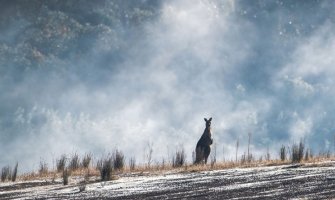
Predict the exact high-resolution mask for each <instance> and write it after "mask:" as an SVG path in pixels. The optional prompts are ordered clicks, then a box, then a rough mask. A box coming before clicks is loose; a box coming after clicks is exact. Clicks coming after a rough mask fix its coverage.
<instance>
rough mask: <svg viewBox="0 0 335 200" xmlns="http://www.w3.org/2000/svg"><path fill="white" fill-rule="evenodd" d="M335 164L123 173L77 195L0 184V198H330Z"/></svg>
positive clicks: (75, 190)
mask: <svg viewBox="0 0 335 200" xmlns="http://www.w3.org/2000/svg"><path fill="white" fill-rule="evenodd" d="M333 177H335V163H333V162H330V163H327V164H323V165H317V166H312V165H283V166H274V167H257V168H235V169H227V170H214V171H202V172H172V171H171V172H168V173H165V174H158V175H157V174H156V175H153V174H143V173H133V174H123V175H121V176H120V177H119V179H118V180H114V181H109V182H104V183H101V182H92V183H88V184H87V185H86V188H85V190H84V191H81V192H80V191H79V187H80V184H79V182H80V181H81V178H79V177H72V179H71V184H70V185H68V186H63V185H62V183H61V180H60V179H57V180H56V181H54V182H52V181H51V179H50V180H39V181H37V180H35V181H25V182H18V183H15V184H13V183H1V184H0V199H180V198H186V199H332V198H335V178H333Z"/></svg>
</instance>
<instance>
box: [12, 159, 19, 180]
mask: <svg viewBox="0 0 335 200" xmlns="http://www.w3.org/2000/svg"><path fill="white" fill-rule="evenodd" d="M18 166H19V163H16V165H15V167H14V170H13V173H12V177H11V179H12V182H15V181H16V176H17V168H18Z"/></svg>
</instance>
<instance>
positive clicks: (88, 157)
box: [81, 154, 92, 168]
mask: <svg viewBox="0 0 335 200" xmlns="http://www.w3.org/2000/svg"><path fill="white" fill-rule="evenodd" d="M91 160H92V154H85V156H84V157H83V160H82V161H81V166H82V167H83V168H88V167H89V166H90V163H91Z"/></svg>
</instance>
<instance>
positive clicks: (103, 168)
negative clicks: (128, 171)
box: [97, 158, 113, 181]
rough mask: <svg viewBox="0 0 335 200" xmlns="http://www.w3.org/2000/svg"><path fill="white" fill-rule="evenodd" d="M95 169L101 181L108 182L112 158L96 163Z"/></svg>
mask: <svg viewBox="0 0 335 200" xmlns="http://www.w3.org/2000/svg"><path fill="white" fill-rule="evenodd" d="M97 169H98V170H99V172H100V177H101V181H109V180H110V179H111V175H112V170H113V169H112V158H106V159H102V160H99V161H98V162H97Z"/></svg>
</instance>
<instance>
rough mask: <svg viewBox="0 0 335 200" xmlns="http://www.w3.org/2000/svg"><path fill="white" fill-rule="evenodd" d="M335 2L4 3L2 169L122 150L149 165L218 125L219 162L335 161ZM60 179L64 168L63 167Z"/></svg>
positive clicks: (188, 147) (0, 36)
mask: <svg viewBox="0 0 335 200" xmlns="http://www.w3.org/2000/svg"><path fill="white" fill-rule="evenodd" d="M334 10H335V4H334V3H333V1H331V0H329V1H326V0H325V1H317V0H305V1H289V0H287V1H280V0H276V1H274V0H273V1H268V0H255V1H247V0H245V1H242V0H240V1H228V0H226V1H219V0H199V1H195V0H178V1H177V0H175V1H173V0H172V1H155V0H141V1H138V0H129V1H123V0H115V1H107V0H98V1H90V0H80V1H79V0H76V1H74V0H68V1H61V0H48V1H43V0H29V1H28V0H1V1H0V91H1V93H0V166H3V165H6V164H10V165H13V164H14V163H15V162H16V161H19V164H20V168H21V171H23V170H32V169H35V170H36V169H37V168H38V165H39V161H40V160H41V159H42V160H46V161H47V162H49V163H50V165H51V163H52V160H54V159H56V158H57V157H58V156H59V155H60V154H62V153H67V154H71V153H75V152H77V153H79V154H83V153H85V152H92V153H93V154H94V155H95V156H96V157H100V156H102V155H106V154H107V153H108V152H111V151H113V149H115V148H118V149H120V150H122V151H123V152H124V153H125V156H126V157H127V158H129V157H131V156H135V157H136V158H137V161H138V162H140V160H142V159H143V158H144V156H145V151H146V147H147V146H148V143H150V144H152V147H153V150H154V153H153V156H154V159H155V161H157V162H159V161H161V160H162V158H163V157H164V158H166V159H167V155H171V154H172V153H173V152H174V151H175V148H177V147H180V146H183V147H184V149H185V151H186V153H187V160H188V161H189V162H191V160H192V157H191V155H192V151H193V150H194V148H195V145H196V142H197V140H198V139H199V138H200V136H201V134H202V133H203V130H204V128H205V122H204V120H203V118H204V117H213V121H212V131H213V138H214V142H215V144H216V146H217V159H218V160H221V159H222V158H223V157H225V158H226V159H232V158H234V157H235V144H236V141H237V140H238V139H239V140H240V150H239V152H240V154H242V153H243V152H245V151H246V144H247V134H248V132H250V133H251V134H252V141H251V143H252V147H251V150H252V152H253V153H254V154H255V155H257V156H261V155H265V154H266V151H267V148H269V150H270V152H272V156H274V157H276V156H278V152H279V147H280V146H281V144H284V145H289V144H292V142H294V141H296V142H297V141H299V140H300V139H301V138H302V139H304V140H305V141H306V143H307V144H308V147H310V148H312V149H313V151H314V152H315V153H318V152H320V151H327V150H331V151H333V149H334V135H335V123H334V122H333V120H334V118H335V114H334V113H335V105H334V103H333V101H334V97H335V87H334V82H335V79H334V78H335V67H334V63H335V36H334V31H335V25H334V21H335V13H334ZM50 167H51V166H50Z"/></svg>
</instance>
